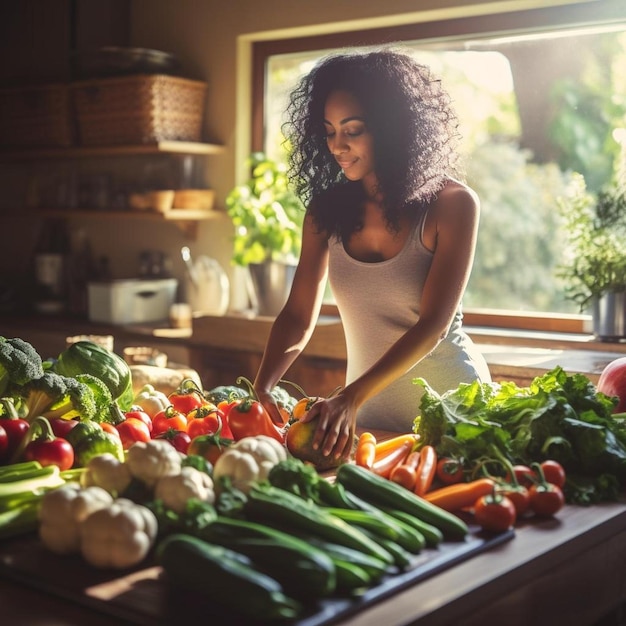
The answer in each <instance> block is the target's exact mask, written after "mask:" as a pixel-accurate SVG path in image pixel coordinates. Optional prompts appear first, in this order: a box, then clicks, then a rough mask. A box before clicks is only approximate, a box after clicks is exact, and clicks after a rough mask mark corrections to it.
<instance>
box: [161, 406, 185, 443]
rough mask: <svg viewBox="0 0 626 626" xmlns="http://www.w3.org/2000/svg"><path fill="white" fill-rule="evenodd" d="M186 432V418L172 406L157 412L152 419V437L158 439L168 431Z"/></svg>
mask: <svg viewBox="0 0 626 626" xmlns="http://www.w3.org/2000/svg"><path fill="white" fill-rule="evenodd" d="M170 428H171V429H173V430H181V431H183V432H187V418H186V417H185V416H184V415H183V414H182V413H181V412H180V411H177V410H176V409H175V408H174V407H173V406H168V407H167V408H166V409H163V410H162V411H159V412H158V413H157V414H156V415H155V416H154V418H153V419H152V437H153V438H154V437H158V436H159V435H160V434H161V433H164V432H167V431H168V430H169V429H170Z"/></svg>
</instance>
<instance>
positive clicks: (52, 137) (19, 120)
mask: <svg viewBox="0 0 626 626" xmlns="http://www.w3.org/2000/svg"><path fill="white" fill-rule="evenodd" d="M73 136H74V133H73V127H72V123H71V115H70V95H69V89H68V87H67V85H64V84H48V85H32V86H26V87H16V88H11V89H0V144H1V145H2V147H7V148H9V147H10V148H20V147H21V148H43V147H67V146H71V145H72V143H73Z"/></svg>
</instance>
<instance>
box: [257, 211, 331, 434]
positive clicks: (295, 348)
mask: <svg viewBox="0 0 626 626" xmlns="http://www.w3.org/2000/svg"><path fill="white" fill-rule="evenodd" d="M327 275H328V241H327V239H326V236H325V235H324V234H323V233H318V232H317V230H316V228H315V226H314V224H313V221H312V218H311V217H310V216H309V215H307V216H306V217H305V219H304V224H303V229H302V250H301V253H300V260H299V262H298V267H297V268H296V272H295V276H294V280H293V285H292V287H291V291H290V293H289V297H288V299H287V302H286V304H285V306H284V307H283V309H282V311H281V312H280V313H279V314H278V316H277V317H276V320H275V321H274V324H273V325H272V329H271V331H270V335H269V338H268V341H267V344H266V346H265V351H264V353H263V359H262V360H261V366H260V367H259V371H258V372H257V375H256V378H255V381H254V389H255V391H256V393H257V395H258V396H259V399H260V400H261V402H262V403H263V404H264V405H265V407H266V408H267V410H268V412H269V413H270V415H271V417H272V419H273V420H274V421H276V422H277V423H282V420H281V419H280V415H279V413H278V409H277V408H276V404H275V402H274V400H273V398H272V397H271V393H270V392H271V390H272V389H273V388H274V387H275V386H276V385H277V384H278V381H279V380H280V379H281V378H282V377H283V376H284V374H285V372H286V371H287V370H288V369H289V367H290V365H291V364H292V363H293V362H294V361H295V360H296V358H297V357H298V356H299V355H300V353H301V352H302V350H303V349H304V347H305V346H306V344H307V343H308V341H309V339H310V338H311V335H312V334H313V330H314V328H315V324H316V322H317V319H318V316H319V312H320V309H321V306H322V299H323V296H324V289H325V286H326V278H327Z"/></svg>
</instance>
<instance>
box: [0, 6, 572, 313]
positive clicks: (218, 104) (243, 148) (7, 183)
mask: <svg viewBox="0 0 626 626" xmlns="http://www.w3.org/2000/svg"><path fill="white" fill-rule="evenodd" d="M549 4H567V2H562V1H561V2H559V1H558V0H557V1H552V2H550V1H548V2H546V1H542V0H516V1H506V0H504V1H496V0H492V1H483V2H479V1H476V0H474V1H472V0H386V1H385V2H384V3H382V2H380V0H360V1H359V2H358V3H354V2H350V1H348V0H316V1H315V2H311V1H306V0H269V1H267V2H264V3H261V2H258V0H232V1H230V2H224V0H109V1H108V2H105V1H104V0H99V2H88V0H74V2H72V1H71V0H3V1H2V3H0V25H1V26H0V28H1V29H2V30H0V55H1V57H0V58H2V59H3V62H2V63H0V83H3V84H13V83H15V82H19V81H25V80H26V81H28V80H36V79H39V80H47V81H52V80H67V79H68V76H69V75H68V54H69V50H70V49H71V47H77V48H78V49H87V48H88V47H89V46H97V45H107V44H108V45H130V46H134V47H145V48H155V49H159V50H164V51H168V52H171V53H174V54H176V55H177V56H178V57H179V59H180V60H181V62H182V66H183V68H184V69H185V72H186V73H187V74H188V75H189V76H191V77H194V78H198V79H201V80H206V81H207V82H208V84H209V93H208V98H207V106H206V119H205V124H204V126H205V138H206V140H207V141H210V142H214V143H219V144H223V145H224V147H225V151H224V153H223V154H221V155H219V156H211V157H207V158H206V178H207V180H208V182H209V184H210V185H211V186H212V187H213V188H214V189H215V190H216V192H217V203H218V205H220V206H223V202H224V198H225V196H226V194H227V193H228V191H229V189H230V188H231V187H232V186H233V184H234V183H235V182H236V181H237V180H238V179H241V178H242V177H243V175H244V172H243V167H242V166H243V160H244V159H245V157H246V155H247V153H248V150H249V145H250V144H249V107H248V105H249V93H248V87H249V82H248V79H249V65H248V63H249V54H250V43H251V42H252V41H253V40H254V39H263V38H282V37H287V36H296V35H298V36H302V35H309V34H317V33H322V32H330V31H334V32H338V31H341V30H346V29H350V30H354V29H366V28H372V27H379V26H385V25H393V24H398V23H402V22H410V21H416V20H423V21H425V20H430V19H440V18H449V17H463V16H470V15H481V14H485V13H489V12H493V11H504V12H508V11H511V10H516V9H522V8H528V7H538V6H546V5H549ZM96 7H97V8H96ZM72 11H76V13H75V14H74V15H76V16H78V18H77V21H76V22H75V23H76V28H75V29H72V28H71V26H70V16H71V15H72ZM94 12H95V13H94ZM26 185H27V179H26V176H25V174H24V172H23V165H21V164H13V163H3V164H2V170H0V189H2V194H0V232H2V234H3V240H4V241H3V245H2V246H0V277H2V276H6V275H7V274H8V275H18V274H23V273H25V272H27V271H28V268H29V263H30V258H29V252H30V251H31V250H32V245H33V244H34V236H35V234H36V233H34V232H33V224H34V222H33V220H32V218H31V217H28V216H25V215H24V214H23V209H22V206H23V196H24V194H25V190H26ZM72 226H73V227H82V228H84V229H85V230H86V231H87V232H88V236H89V238H90V239H91V241H92V244H93V247H94V250H95V252H96V254H98V255H100V254H106V255H107V256H109V258H110V259H111V269H112V271H113V275H114V276H116V277H128V276H133V275H135V274H136V268H137V259H138V252H139V251H140V250H142V249H144V248H156V249H161V250H164V251H165V252H167V254H168V255H169V256H170V257H171V259H172V261H173V266H172V269H173V273H174V275H175V276H176V277H177V278H179V279H182V278H183V276H184V270H183V264H182V261H181V258H180V248H181V246H182V245H189V247H190V248H191V251H192V254H194V255H198V254H201V253H202V254H208V255H210V256H212V257H215V258H217V259H218V260H219V261H220V263H221V264H222V265H223V266H224V267H225V268H226V269H227V270H228V271H229V273H230V276H231V279H235V276H234V275H233V273H232V268H231V266H230V235H231V225H230V222H229V220H228V218H227V217H226V216H224V217H223V218H222V219H219V220H214V221H209V222H206V223H202V224H201V226H200V228H199V231H198V236H197V239H196V240H193V241H189V240H187V239H186V238H185V236H184V234H183V233H182V232H180V231H179V230H178V229H176V228H175V227H174V226H173V225H171V224H167V223H151V222H150V223H144V222H132V221H128V220H124V221H111V220H108V221H105V220H84V223H81V221H76V220H75V221H73V222H72ZM235 283H236V284H235V287H234V289H235V292H236V293H238V292H239V290H240V287H239V285H238V284H237V281H236V280H235ZM234 302H235V303H236V305H238V304H239V303H241V302H242V299H241V298H239V297H237V298H234Z"/></svg>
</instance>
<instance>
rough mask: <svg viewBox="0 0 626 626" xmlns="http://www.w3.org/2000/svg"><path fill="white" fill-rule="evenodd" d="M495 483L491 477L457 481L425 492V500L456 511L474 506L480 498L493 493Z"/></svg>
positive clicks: (450, 510)
mask: <svg viewBox="0 0 626 626" xmlns="http://www.w3.org/2000/svg"><path fill="white" fill-rule="evenodd" d="M494 486H495V483H494V481H493V480H491V478H477V479H476V480H472V481H471V482H468V483H456V484H454V485H448V486H447V487H441V488H440V489H435V490H433V491H429V492H428V493H426V494H424V496H423V498H424V500H427V501H428V502H430V503H431V504H436V505H437V506H439V507H441V508H442V509H444V510H446V511H449V512H451V513H454V512H455V511H460V510H461V509H466V508H468V507H471V506H474V504H475V502H476V501H477V500H478V498H481V497H482V496H486V495H487V494H490V493H493V489H494Z"/></svg>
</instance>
